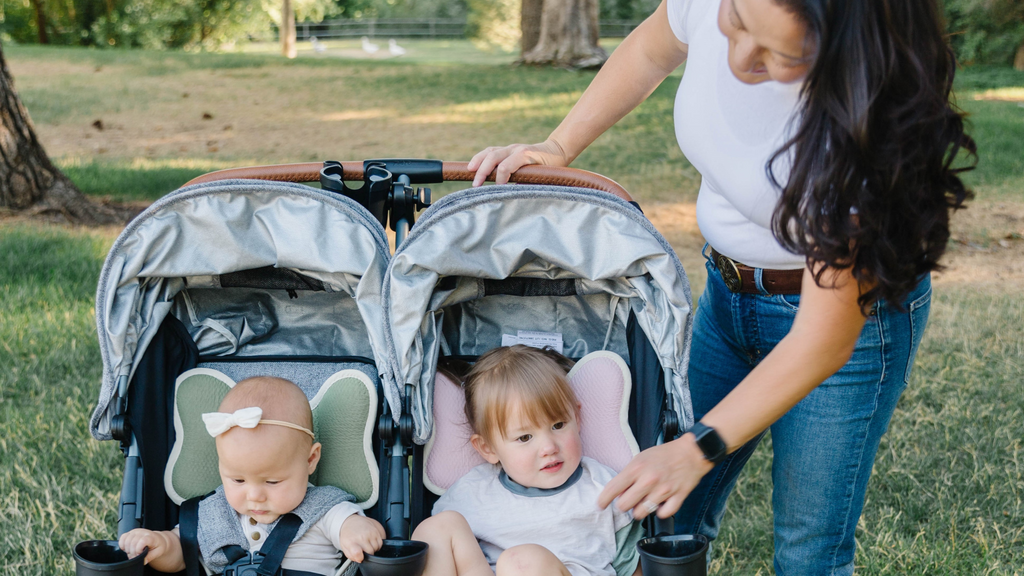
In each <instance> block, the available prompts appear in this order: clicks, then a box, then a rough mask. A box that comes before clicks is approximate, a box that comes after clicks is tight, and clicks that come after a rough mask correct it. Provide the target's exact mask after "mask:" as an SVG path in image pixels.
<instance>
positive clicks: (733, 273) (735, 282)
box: [715, 254, 743, 292]
mask: <svg viewBox="0 0 1024 576" xmlns="http://www.w3.org/2000/svg"><path fill="white" fill-rule="evenodd" d="M715 267H716V268H718V274H719V275H720V276H721V277H722V281H723V282H725V287H726V288H728V289H729V291H730V292H739V291H740V289H742V288H743V279H742V278H740V270H739V268H737V267H736V262H735V261H733V259H732V258H729V257H728V256H725V255H722V254H719V255H718V261H717V262H715Z"/></svg>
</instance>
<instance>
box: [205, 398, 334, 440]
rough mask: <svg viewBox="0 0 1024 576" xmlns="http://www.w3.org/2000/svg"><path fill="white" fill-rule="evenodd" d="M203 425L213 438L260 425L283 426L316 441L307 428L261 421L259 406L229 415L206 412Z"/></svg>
mask: <svg viewBox="0 0 1024 576" xmlns="http://www.w3.org/2000/svg"><path fill="white" fill-rule="evenodd" d="M203 423H205V424H206V431H207V432H208V433H209V434H210V436H213V437H214V438H216V437H217V436H220V435H221V434H223V433H225V432H227V431H228V430H230V429H232V428H234V427H235V426H238V427H240V428H255V427H256V426H258V425H260V424H270V425H271V426H284V427H285V428H291V429H292V430H298V431H299V432H304V433H306V434H309V437H310V438H312V439H313V440H314V441H315V440H316V436H314V435H313V431H312V430H310V429H309V428H305V427H303V426H299V425H298V424H292V423H291V422H284V421H282V420H263V409H262V408H260V407H259V406H253V407H251V408H241V409H239V410H235V411H234V412H232V413H231V414H226V413H224V412H207V413H206V414H203Z"/></svg>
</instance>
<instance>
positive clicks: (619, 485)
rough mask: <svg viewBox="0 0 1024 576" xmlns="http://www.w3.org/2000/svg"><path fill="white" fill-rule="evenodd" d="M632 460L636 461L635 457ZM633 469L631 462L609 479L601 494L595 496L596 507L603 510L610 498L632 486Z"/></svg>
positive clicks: (614, 497)
mask: <svg viewBox="0 0 1024 576" xmlns="http://www.w3.org/2000/svg"><path fill="white" fill-rule="evenodd" d="M633 460H634V461H636V457H634V458H633ZM635 470H636V468H635V467H634V466H633V464H632V462H631V463H630V464H628V465H627V466H626V467H625V468H623V469H622V472H619V473H618V474H617V475H616V476H615V477H614V478H612V479H611V481H610V482H608V483H607V484H605V486H604V490H602V491H601V494H599V495H598V497H597V505H598V507H600V508H601V509H602V510H604V509H605V508H607V507H608V505H609V504H611V503H612V500H615V499H616V498H618V497H619V495H621V494H622V493H623V492H625V491H626V490H627V489H628V488H629V487H630V486H632V485H633V482H634V481H635V480H636V472H635ZM627 510H628V508H627Z"/></svg>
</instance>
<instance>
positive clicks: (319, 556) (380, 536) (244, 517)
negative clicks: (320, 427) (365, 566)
mask: <svg viewBox="0 0 1024 576" xmlns="http://www.w3.org/2000/svg"><path fill="white" fill-rule="evenodd" d="M219 410H220V411H219V412H216V413H211V414H203V420H204V422H205V423H206V429H207V431H208V432H209V433H210V435H211V436H213V437H214V438H216V443H217V457H218V459H219V460H220V477H221V482H222V485H221V486H220V487H218V488H217V490H216V492H214V493H213V494H212V495H210V496H208V497H206V498H205V499H203V500H202V501H201V502H200V504H199V518H198V525H199V530H198V536H199V553H200V556H201V560H202V563H203V564H204V565H205V566H206V567H207V568H208V569H210V570H213V572H214V573H220V572H222V571H223V570H224V567H225V565H226V564H227V563H228V559H227V556H226V554H225V548H226V547H228V546H231V545H237V546H241V547H242V548H243V549H246V550H248V551H249V552H255V551H257V550H259V548H260V547H261V546H262V544H263V543H264V542H265V541H266V539H267V536H268V535H269V534H270V533H271V532H272V530H273V528H274V526H275V525H276V524H275V522H276V520H277V519H278V518H280V517H281V516H283V515H285V514H288V513H294V514H295V515H297V516H298V517H299V518H300V519H301V520H302V526H301V527H300V528H299V531H298V533H297V534H296V537H295V539H294V540H293V541H292V543H291V546H289V548H288V551H287V553H286V554H285V557H284V561H283V563H282V567H283V568H286V569H289V570H302V571H306V572H312V573H316V574H334V572H335V570H336V569H337V567H338V564H339V561H340V560H341V554H342V553H343V554H344V555H345V557H347V558H349V559H351V560H353V561H355V562H361V561H362V560H363V554H372V553H373V552H374V551H376V550H378V549H379V548H380V546H381V544H382V543H383V540H384V528H383V527H382V526H381V525H380V524H379V523H378V522H376V521H375V520H372V519H370V518H366V517H365V516H364V515H363V513H362V510H360V508H359V507H358V506H356V505H355V504H354V503H352V500H353V499H354V498H353V496H352V495H350V494H348V493H347V492H345V491H343V490H340V489H338V488H334V487H331V486H322V487H316V486H312V485H310V484H309V475H310V474H312V473H313V471H314V470H316V465H317V463H318V462H319V461H320V444H319V443H318V442H315V441H314V436H313V432H312V429H313V413H312V412H311V411H310V408H309V401H308V400H307V399H306V395H305V394H303V392H302V390H300V389H299V387H298V386H296V385H295V384H293V383H292V382H290V381H288V380H284V379H281V378H272V377H257V378H249V379H247V380H243V381H241V382H239V383H238V384H237V385H235V387H234V388H232V389H231V391H230V392H228V394H227V396H225V397H224V401H223V402H221V404H220V409H219ZM119 545H120V547H121V549H122V550H124V551H125V552H127V553H128V556H130V557H133V556H137V555H139V554H140V553H142V550H143V549H144V548H146V547H148V548H149V553H148V554H147V555H146V564H148V565H149V566H151V567H153V568H155V569H156V570H159V571H161V572H177V571H179V570H184V569H185V562H184V558H183V556H182V550H181V539H180V536H179V527H175V528H174V530H170V531H161V532H154V531H151V530H146V529H143V528H138V529H135V530H132V531H130V532H128V533H126V534H124V535H122V536H121V538H120V541H119ZM339 551H340V552H339Z"/></svg>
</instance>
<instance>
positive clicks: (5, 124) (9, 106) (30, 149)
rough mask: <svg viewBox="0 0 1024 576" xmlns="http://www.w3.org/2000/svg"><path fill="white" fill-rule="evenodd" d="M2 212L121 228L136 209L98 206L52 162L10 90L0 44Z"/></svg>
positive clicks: (0, 189) (8, 77)
mask: <svg viewBox="0 0 1024 576" xmlns="http://www.w3.org/2000/svg"><path fill="white" fill-rule="evenodd" d="M0 210H10V211H14V212H22V213H26V214H29V215H44V216H51V217H54V218H55V219H57V220H61V221H64V222H68V223H72V224H85V225H101V224H124V223H125V222H127V221H128V220H129V219H130V218H131V217H132V216H134V212H135V211H134V210H131V209H127V208H118V207H114V206H109V205H103V204H97V203H94V202H92V201H91V200H89V199H88V198H86V197H85V195H83V194H82V193H81V192H80V191H79V190H78V188H77V187H75V185H74V183H73V182H71V180H70V179H68V177H67V176H65V175H64V173H63V172H61V171H60V170H58V169H57V167H56V166H54V165H53V163H52V162H50V158H49V157H48V156H47V155H46V151H45V150H43V146H42V144H40V143H39V140H38V139H37V138H36V134H35V131H34V130H33V129H32V121H31V119H29V116H28V112H27V111H26V110H25V107H24V106H23V105H22V103H21V99H20V98H18V93H17V92H15V91H14V80H13V78H11V74H10V72H9V71H8V69H7V61H6V60H5V59H4V53H3V45H2V44H0Z"/></svg>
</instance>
